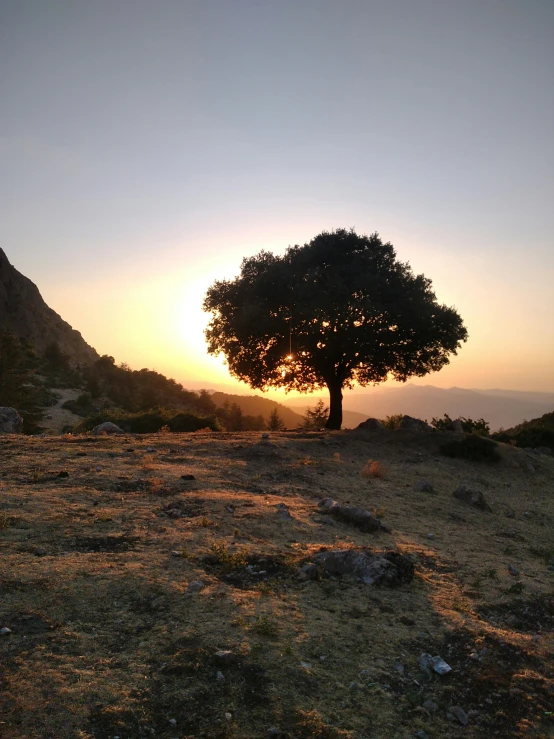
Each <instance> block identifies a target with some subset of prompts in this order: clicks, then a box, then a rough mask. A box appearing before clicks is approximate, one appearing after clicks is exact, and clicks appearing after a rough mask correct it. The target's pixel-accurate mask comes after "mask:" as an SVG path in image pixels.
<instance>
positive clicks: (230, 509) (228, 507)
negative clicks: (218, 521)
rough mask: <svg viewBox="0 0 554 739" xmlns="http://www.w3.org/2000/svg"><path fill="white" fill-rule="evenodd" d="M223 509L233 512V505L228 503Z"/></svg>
mask: <svg viewBox="0 0 554 739" xmlns="http://www.w3.org/2000/svg"><path fill="white" fill-rule="evenodd" d="M225 510H226V511H227V513H234V512H235V506H233V505H228V506H227V507H226V509H225Z"/></svg>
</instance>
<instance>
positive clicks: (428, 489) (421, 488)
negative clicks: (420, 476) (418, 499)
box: [414, 480, 435, 493]
mask: <svg viewBox="0 0 554 739" xmlns="http://www.w3.org/2000/svg"><path fill="white" fill-rule="evenodd" d="M414 490H416V491H417V492H418V493H434V492H435V488H434V487H433V486H432V485H431V483H430V482H427V480H419V481H418V482H416V484H415V485H414Z"/></svg>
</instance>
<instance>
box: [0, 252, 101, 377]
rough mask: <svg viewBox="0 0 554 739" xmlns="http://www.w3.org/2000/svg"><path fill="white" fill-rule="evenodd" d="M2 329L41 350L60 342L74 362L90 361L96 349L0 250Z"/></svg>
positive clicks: (0, 313)
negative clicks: (49, 303) (46, 300)
mask: <svg viewBox="0 0 554 739" xmlns="http://www.w3.org/2000/svg"><path fill="white" fill-rule="evenodd" d="M0 330H5V331H10V332H11V333H13V334H15V335H16V336H18V337H19V338H20V339H25V340H26V341H28V342H30V343H31V344H32V345H33V346H34V347H35V348H36V349H37V350H38V351H39V352H42V351H44V350H45V349H46V348H47V347H48V346H49V345H51V344H52V343H56V344H58V346H59V348H60V349H61V350H62V352H63V353H64V354H66V355H67V356H68V357H69V360H70V362H71V364H73V365H77V364H91V363H92V362H94V361H95V360H97V359H98V354H97V353H96V351H95V350H94V349H93V348H92V347H91V346H89V345H88V344H87V343H86V341H85V340H84V339H83V337H82V336H81V334H80V333H79V332H78V331H75V329H73V328H71V326H70V325H69V324H68V323H66V322H65V321H64V320H63V319H62V318H61V317H60V316H59V315H58V314H57V313H56V312H55V311H53V310H52V308H49V307H48V306H47V305H46V303H45V302H44V300H43V299H42V297H41V294H40V292H39V291H38V288H37V286H36V285H35V284H34V283H32V282H31V280H29V279H28V278H27V277H25V276H24V275H22V274H21V273H20V272H18V271H17V270H16V269H15V267H13V266H12V265H11V264H10V263H9V261H8V258H7V256H6V255H5V254H4V252H3V251H2V249H0Z"/></svg>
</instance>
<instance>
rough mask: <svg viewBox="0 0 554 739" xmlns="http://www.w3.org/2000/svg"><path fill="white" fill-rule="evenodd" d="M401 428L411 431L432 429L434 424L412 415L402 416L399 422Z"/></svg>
mask: <svg viewBox="0 0 554 739" xmlns="http://www.w3.org/2000/svg"><path fill="white" fill-rule="evenodd" d="M398 428H399V429H407V430H409V431H432V430H433V428H432V426H429V424H428V423H427V422H426V421H422V420H421V418H412V417H411V416H402V418H401V419H400V423H399V424H398Z"/></svg>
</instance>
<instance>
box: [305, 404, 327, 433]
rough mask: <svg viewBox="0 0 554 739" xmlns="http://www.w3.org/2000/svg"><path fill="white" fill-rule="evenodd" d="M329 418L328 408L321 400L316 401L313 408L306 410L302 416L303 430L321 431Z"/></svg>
mask: <svg viewBox="0 0 554 739" xmlns="http://www.w3.org/2000/svg"><path fill="white" fill-rule="evenodd" d="M328 417H329V406H326V405H325V403H324V402H323V401H322V400H321V398H320V399H319V400H318V401H317V403H316V404H315V406H314V407H313V408H308V410H307V411H306V413H305V414H304V424H303V426H304V428H305V429H314V430H315V429H322V428H323V427H324V426H325V424H326V422H327V418H328Z"/></svg>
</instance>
